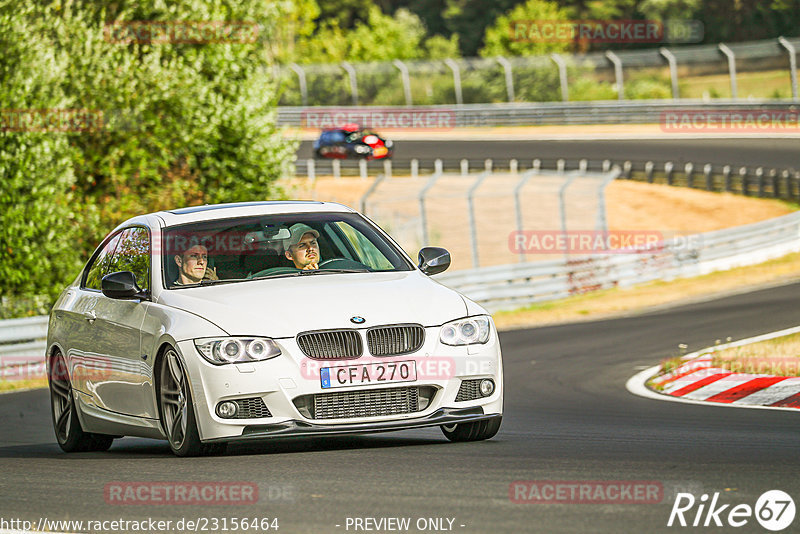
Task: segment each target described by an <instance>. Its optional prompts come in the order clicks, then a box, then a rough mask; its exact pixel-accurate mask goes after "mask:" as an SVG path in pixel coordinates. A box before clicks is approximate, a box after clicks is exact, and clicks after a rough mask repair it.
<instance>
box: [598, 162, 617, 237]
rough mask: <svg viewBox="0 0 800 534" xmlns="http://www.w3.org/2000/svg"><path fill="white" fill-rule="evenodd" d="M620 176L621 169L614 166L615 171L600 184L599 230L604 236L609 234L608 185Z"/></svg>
mask: <svg viewBox="0 0 800 534" xmlns="http://www.w3.org/2000/svg"><path fill="white" fill-rule="evenodd" d="M619 175H620V171H619V167H617V166H614V169H613V170H612V171H610V172H609V173H608V176H606V177H605V178H604V179H603V183H601V184H600V188H599V189H598V191H597V224H596V226H597V228H596V229H597V230H598V231H600V232H603V235H607V234H608V218H607V217H606V188H607V187H608V184H610V183H611V182H613V181H614V180H616V179H617V177H618V176H619Z"/></svg>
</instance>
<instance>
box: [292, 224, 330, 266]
mask: <svg viewBox="0 0 800 534" xmlns="http://www.w3.org/2000/svg"><path fill="white" fill-rule="evenodd" d="M289 231H290V232H291V237H289V238H288V239H286V240H284V242H283V246H284V248H285V249H286V252H285V254H286V258H287V259H290V260H291V261H292V262H293V263H294V266H295V267H297V268H298V269H303V270H309V269H319V262H320V261H321V260H322V258H321V256H320V254H319V243H318V242H317V238H318V237H319V232H317V231H316V230H314V229H313V228H311V227H310V226H308V225H307V224H303V223H297V224H295V225H292V227H291V228H289Z"/></svg>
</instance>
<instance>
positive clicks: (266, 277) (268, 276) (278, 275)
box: [245, 271, 303, 280]
mask: <svg viewBox="0 0 800 534" xmlns="http://www.w3.org/2000/svg"><path fill="white" fill-rule="evenodd" d="M300 274H303V271H297V272H291V273H272V274H265V275H262V276H255V277H253V278H245V280H266V279H268V278H283V277H285V276H298V275H300Z"/></svg>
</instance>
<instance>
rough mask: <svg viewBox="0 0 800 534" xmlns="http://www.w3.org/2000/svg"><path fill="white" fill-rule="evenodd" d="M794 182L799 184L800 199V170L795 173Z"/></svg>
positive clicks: (798, 195) (799, 193) (799, 197)
mask: <svg viewBox="0 0 800 534" xmlns="http://www.w3.org/2000/svg"><path fill="white" fill-rule="evenodd" d="M794 183H795V185H796V186H797V200H798V201H800V171H797V172H795V173H794Z"/></svg>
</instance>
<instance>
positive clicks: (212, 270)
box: [203, 267, 219, 280]
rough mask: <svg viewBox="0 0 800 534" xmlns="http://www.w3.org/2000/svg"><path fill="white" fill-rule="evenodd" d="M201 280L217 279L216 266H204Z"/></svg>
mask: <svg viewBox="0 0 800 534" xmlns="http://www.w3.org/2000/svg"><path fill="white" fill-rule="evenodd" d="M203 280H219V277H218V276H217V268H216V267H208V268H206V272H205V274H204V275H203Z"/></svg>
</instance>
